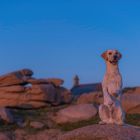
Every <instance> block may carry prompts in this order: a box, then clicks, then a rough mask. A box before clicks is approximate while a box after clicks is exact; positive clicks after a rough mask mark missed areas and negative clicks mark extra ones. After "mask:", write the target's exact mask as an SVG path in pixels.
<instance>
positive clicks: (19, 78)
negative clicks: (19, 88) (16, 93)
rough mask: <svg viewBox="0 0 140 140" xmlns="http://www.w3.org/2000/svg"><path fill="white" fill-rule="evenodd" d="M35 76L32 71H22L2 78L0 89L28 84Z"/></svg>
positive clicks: (0, 79) (0, 77)
mask: <svg viewBox="0 0 140 140" xmlns="http://www.w3.org/2000/svg"><path fill="white" fill-rule="evenodd" d="M32 75H33V72H32V70H30V69H22V70H18V71H14V72H11V73H8V74H5V75H2V76H0V87H4V86H12V85H22V84H26V83H27V80H28V79H30V78H31V76H32Z"/></svg>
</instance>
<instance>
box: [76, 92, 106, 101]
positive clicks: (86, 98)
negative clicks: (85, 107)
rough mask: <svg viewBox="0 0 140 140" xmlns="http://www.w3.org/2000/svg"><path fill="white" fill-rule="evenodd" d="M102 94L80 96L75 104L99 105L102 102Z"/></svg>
mask: <svg viewBox="0 0 140 140" xmlns="http://www.w3.org/2000/svg"><path fill="white" fill-rule="evenodd" d="M102 97H103V94H102V92H90V93H88V94H87V93H85V94H82V95H81V96H80V97H79V98H78V99H77V104H88V103H89V104H93V103H95V104H101V103H102V102H103V98H102Z"/></svg>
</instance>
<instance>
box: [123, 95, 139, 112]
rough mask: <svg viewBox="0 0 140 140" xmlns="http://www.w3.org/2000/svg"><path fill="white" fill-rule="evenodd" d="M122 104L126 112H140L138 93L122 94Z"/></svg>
mask: <svg viewBox="0 0 140 140" xmlns="http://www.w3.org/2000/svg"><path fill="white" fill-rule="evenodd" d="M122 105H123V108H124V110H125V112H126V113H128V114H134V113H138V114H140V94H124V95H123V97H122Z"/></svg>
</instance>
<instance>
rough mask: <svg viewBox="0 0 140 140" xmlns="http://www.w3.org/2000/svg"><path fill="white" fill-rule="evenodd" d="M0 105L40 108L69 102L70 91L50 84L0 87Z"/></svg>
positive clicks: (70, 97)
mask: <svg viewBox="0 0 140 140" xmlns="http://www.w3.org/2000/svg"><path fill="white" fill-rule="evenodd" d="M0 89H1V90H0V107H21V108H40V107H45V106H47V105H48V104H51V105H60V104H64V103H70V102H71V100H72V95H71V92H70V91H69V90H67V89H65V88H63V87H57V88H56V87H54V86H53V85H52V84H39V85H35V84H34V85H31V86H27V87H22V86H10V87H8V88H7V89H6V87H2V88H0Z"/></svg>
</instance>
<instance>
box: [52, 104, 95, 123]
mask: <svg viewBox="0 0 140 140" xmlns="http://www.w3.org/2000/svg"><path fill="white" fill-rule="evenodd" d="M96 114H97V109H96V108H95V107H94V106H93V105H92V104H80V105H71V106H69V107H67V108H64V109H62V110H60V111H58V112H57V113H56V116H54V117H53V120H54V121H55V122H56V123H58V124H63V123H74V122H79V121H83V120H88V119H90V118H92V117H94V116H95V115H96Z"/></svg>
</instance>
